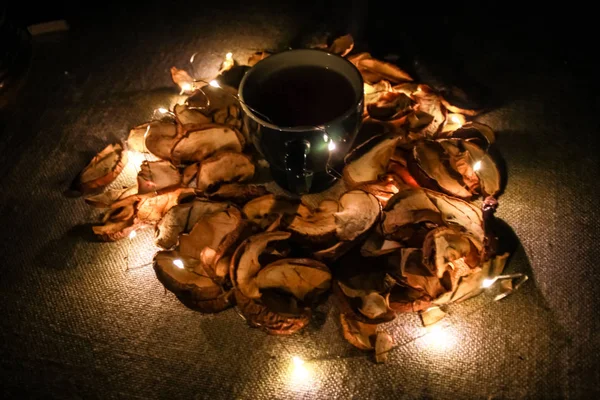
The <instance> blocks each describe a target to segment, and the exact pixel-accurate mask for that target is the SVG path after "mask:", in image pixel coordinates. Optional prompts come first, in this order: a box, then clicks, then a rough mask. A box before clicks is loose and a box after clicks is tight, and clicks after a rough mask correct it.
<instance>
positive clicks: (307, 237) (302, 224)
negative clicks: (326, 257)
mask: <svg viewBox="0 0 600 400" xmlns="http://www.w3.org/2000/svg"><path fill="white" fill-rule="evenodd" d="M339 207H340V206H339V204H338V202H337V201H334V200H323V201H322V202H321V203H320V204H319V207H318V208H317V209H316V210H315V211H314V212H312V213H311V214H310V215H296V216H295V217H294V218H293V219H292V221H291V222H290V224H289V225H288V226H287V228H286V230H289V231H290V232H292V233H293V234H294V237H295V238H297V239H299V240H301V241H303V242H308V243H313V244H319V243H327V242H329V241H331V240H332V239H334V238H335V234H336V229H337V225H336V222H335V217H334V215H335V213H337V212H338V211H339Z"/></svg>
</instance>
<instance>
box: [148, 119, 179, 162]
mask: <svg viewBox="0 0 600 400" xmlns="http://www.w3.org/2000/svg"><path fill="white" fill-rule="evenodd" d="M144 136H145V138H146V139H145V142H144V143H145V148H146V149H147V151H149V152H150V153H152V154H154V155H155V156H156V157H158V158H160V159H162V160H170V159H171V150H173V146H175V144H176V143H177V141H178V140H179V136H178V134H177V125H175V124H173V123H171V122H168V121H152V122H150V123H149V124H148V126H147V128H146V131H144Z"/></svg>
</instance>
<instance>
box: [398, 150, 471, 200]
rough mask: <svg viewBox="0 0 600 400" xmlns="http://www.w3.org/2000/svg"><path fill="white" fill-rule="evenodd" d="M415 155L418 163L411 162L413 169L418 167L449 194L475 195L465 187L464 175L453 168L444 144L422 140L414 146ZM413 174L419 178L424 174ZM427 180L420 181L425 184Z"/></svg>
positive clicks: (467, 196)
mask: <svg viewBox="0 0 600 400" xmlns="http://www.w3.org/2000/svg"><path fill="white" fill-rule="evenodd" d="M413 157H414V160H415V161H416V164H417V165H413V164H411V163H409V167H411V168H409V169H410V170H411V171H414V170H415V167H418V168H419V169H420V170H421V171H422V172H423V173H424V174H425V175H426V177H427V178H429V179H431V180H433V181H434V184H435V185H436V186H439V187H440V188H441V189H442V190H444V191H445V192H447V193H448V194H451V195H453V196H456V197H460V198H465V199H468V198H471V197H473V193H472V192H471V191H469V190H468V189H467V188H466V187H465V183H464V182H463V179H462V176H461V175H460V174H459V173H458V171H456V170H454V168H452V166H451V162H450V160H449V158H450V157H449V156H448V154H447V153H446V152H445V151H444V146H442V144H440V143H439V142H437V141H433V140H423V141H420V142H418V143H417V144H416V145H415V147H414V148H413ZM413 176H415V177H416V178H417V179H419V178H420V177H422V174H419V173H413ZM425 181H426V179H421V182H420V183H421V184H423V185H425V184H426V183H427V182H425Z"/></svg>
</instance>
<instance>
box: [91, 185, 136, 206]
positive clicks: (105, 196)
mask: <svg viewBox="0 0 600 400" xmlns="http://www.w3.org/2000/svg"><path fill="white" fill-rule="evenodd" d="M136 193H137V186H131V187H128V188H123V189H113V190H107V191H105V192H103V193H100V194H97V195H94V196H88V197H86V198H85V202H86V203H87V204H89V205H90V206H92V207H96V208H108V207H110V206H111V205H112V204H113V203H115V202H117V201H119V200H121V199H124V198H126V197H129V196H131V195H133V194H136Z"/></svg>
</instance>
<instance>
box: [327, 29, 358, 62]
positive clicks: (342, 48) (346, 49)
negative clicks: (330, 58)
mask: <svg viewBox="0 0 600 400" xmlns="http://www.w3.org/2000/svg"><path fill="white" fill-rule="evenodd" d="M353 48H354V39H353V38H352V35H350V34H348V35H344V36H340V37H339V38H337V39H335V40H334V41H333V43H332V44H331V46H330V47H329V52H330V53H333V54H337V55H339V56H341V57H346V55H348V53H350V52H351V51H352V49H353Z"/></svg>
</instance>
